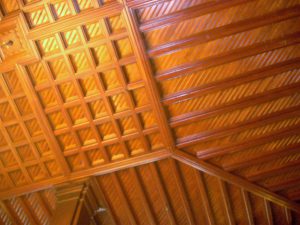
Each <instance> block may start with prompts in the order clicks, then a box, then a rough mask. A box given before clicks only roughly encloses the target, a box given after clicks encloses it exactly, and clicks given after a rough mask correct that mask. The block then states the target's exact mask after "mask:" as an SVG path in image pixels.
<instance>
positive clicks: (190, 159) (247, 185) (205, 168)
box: [172, 150, 300, 213]
mask: <svg viewBox="0 0 300 225" xmlns="http://www.w3.org/2000/svg"><path fill="white" fill-rule="evenodd" d="M172 157H173V158H174V159H176V160H178V161H180V162H182V163H185V164H187V165H189V166H191V167H193V168H195V169H197V170H200V171H202V172H204V173H207V174H210V175H212V176H215V177H218V178H220V179H221V180H224V181H227V182H229V183H231V184H233V185H237V186H239V187H241V188H243V189H244V190H247V191H249V192H251V193H253V194H256V195H258V196H260V197H262V198H264V199H266V200H269V201H271V202H273V203H275V204H278V205H281V206H285V207H288V208H290V209H292V210H294V211H296V212H298V213H300V205H299V204H297V203H295V202H293V201H291V200H289V199H287V198H285V197H282V196H280V195H278V194H275V193H273V192H271V191H269V190H267V189H265V188H263V187H260V186H258V185H256V184H253V183H251V182H249V181H247V180H245V179H243V178H241V177H238V176H236V175H233V174H231V173H228V172H226V171H224V170H222V169H220V168H218V167H216V166H214V165H212V164H210V163H206V162H204V161H203V160H200V159H197V158H195V156H192V155H190V154H188V153H185V152H182V151H179V150H175V151H174V152H173V155H172Z"/></svg>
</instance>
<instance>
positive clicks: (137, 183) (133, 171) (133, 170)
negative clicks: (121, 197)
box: [130, 168, 157, 225]
mask: <svg viewBox="0 0 300 225" xmlns="http://www.w3.org/2000/svg"><path fill="white" fill-rule="evenodd" d="M130 173H131V174H132V176H133V179H134V185H135V186H136V187H137V189H138V195H139V199H140V200H141V202H142V204H143V208H144V211H145V213H146V215H147V221H148V223H149V225H155V224H157V222H156V220H155V217H154V214H153V212H152V210H151V207H150V203H149V201H148V199H147V197H146V194H145V191H144V188H143V186H142V184H141V180H140V177H139V175H138V173H137V171H136V168H131V169H130Z"/></svg>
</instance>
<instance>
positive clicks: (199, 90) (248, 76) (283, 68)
mask: <svg viewBox="0 0 300 225" xmlns="http://www.w3.org/2000/svg"><path fill="white" fill-rule="evenodd" d="M299 67H300V57H297V58H294V59H291V60H287V61H284V62H280V63H276V64H273V65H270V66H266V67H263V68H260V69H256V70H252V71H248V72H245V73H242V74H238V75H236V76H233V77H230V78H227V79H223V80H220V81H215V82H211V83H209V84H204V85H201V86H198V87H195V88H190V89H187V90H182V91H179V92H176V93H173V94H169V95H167V96H165V97H163V100H162V101H163V103H164V105H171V104H174V103H176V102H179V101H183V100H186V99H190V98H195V97H199V96H203V95H206V94H209V93H212V92H215V91H221V90H224V89H227V88H230V87H233V86H237V85H241V84H244V83H247V82H252V81H255V80H259V79H263V78H266V77H270V76H274V75H277V74H281V73H284V72H287V71H290V70H293V69H298V68H299Z"/></svg>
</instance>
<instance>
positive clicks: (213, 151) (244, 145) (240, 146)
mask: <svg viewBox="0 0 300 225" xmlns="http://www.w3.org/2000/svg"><path fill="white" fill-rule="evenodd" d="M299 128H300V125H297V126H293V127H288V128H283V129H280V130H278V131H275V132H271V133H269V134H267V135H263V136H260V137H255V138H253V139H250V140H246V141H242V142H239V143H236V144H235V145H229V146H224V147H215V148H208V149H205V150H201V151H197V153H196V154H197V157H198V158H201V159H209V158H212V157H216V156H220V155H223V154H226V153H233V152H237V151H240V150H245V149H249V148H252V147H255V146H258V145H261V144H264V143H267V142H269V141H274V140H278V139H280V138H283V137H286V136H289V135H294V134H299Z"/></svg>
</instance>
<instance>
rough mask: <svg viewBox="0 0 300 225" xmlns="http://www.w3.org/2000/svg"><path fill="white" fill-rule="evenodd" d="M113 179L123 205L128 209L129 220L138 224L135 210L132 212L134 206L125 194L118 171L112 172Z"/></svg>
mask: <svg viewBox="0 0 300 225" xmlns="http://www.w3.org/2000/svg"><path fill="white" fill-rule="evenodd" d="M111 176H112V180H113V183H114V186H115V187H116V189H117V191H118V196H119V198H120V200H121V203H122V206H123V207H124V209H125V211H126V216H127V218H128V220H129V221H130V224H132V225H135V224H137V219H136V218H135V216H134V214H133V212H132V207H131V206H130V203H129V201H128V199H127V198H126V196H125V193H124V189H123V188H122V185H121V184H120V181H119V178H118V176H117V174H116V173H112V174H111Z"/></svg>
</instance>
